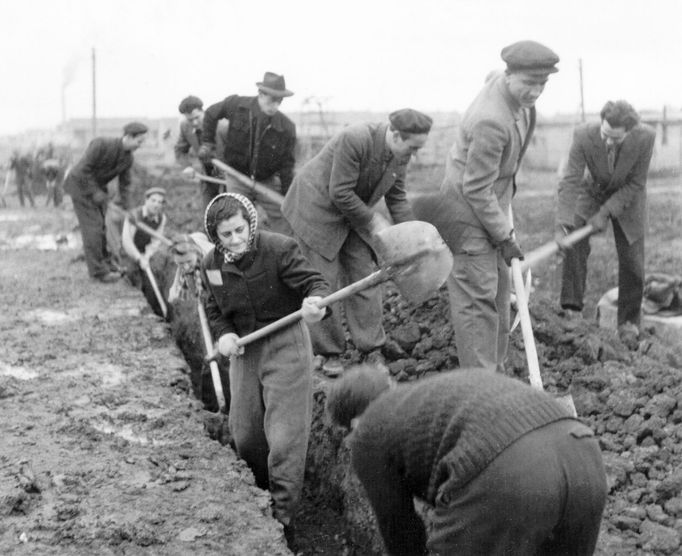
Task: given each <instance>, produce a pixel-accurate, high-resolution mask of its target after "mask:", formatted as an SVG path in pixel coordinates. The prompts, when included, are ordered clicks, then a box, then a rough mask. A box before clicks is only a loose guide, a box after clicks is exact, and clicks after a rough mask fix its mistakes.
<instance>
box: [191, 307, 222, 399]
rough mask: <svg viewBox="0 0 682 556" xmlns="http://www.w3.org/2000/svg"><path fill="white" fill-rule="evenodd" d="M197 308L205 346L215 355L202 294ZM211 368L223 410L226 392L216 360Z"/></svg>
mask: <svg viewBox="0 0 682 556" xmlns="http://www.w3.org/2000/svg"><path fill="white" fill-rule="evenodd" d="M197 310H198V311H199V322H200V323H201V335H202V336H203V338H204V347H205V348H206V353H207V354H208V355H209V356H212V355H213V352H214V349H213V341H212V340H211V331H210V329H209V327H208V318H207V317H206V309H204V304H203V302H202V300H201V296H199V297H198V298H197ZM208 366H209V369H210V370H211V381H212V382H213V390H214V392H215V397H216V400H217V402H218V412H221V411H222V410H223V408H224V407H225V405H226V404H225V394H224V393H223V383H222V382H221V381H220V371H219V370H218V363H216V362H215V360H210V361H209V363H208Z"/></svg>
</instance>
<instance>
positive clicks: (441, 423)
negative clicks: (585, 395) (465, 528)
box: [350, 369, 572, 504]
mask: <svg viewBox="0 0 682 556" xmlns="http://www.w3.org/2000/svg"><path fill="white" fill-rule="evenodd" d="M571 418H572V417H571V415H570V414H569V413H568V412H567V410H566V409H564V408H563V407H562V406H561V405H560V404H559V403H558V402H557V401H556V400H554V399H553V398H552V397H551V396H550V395H548V394H546V393H544V392H540V391H538V390H535V389H533V388H531V387H530V386H528V385H526V384H524V383H522V382H521V381H519V380H516V379H512V378H509V377H506V376H504V375H501V374H498V373H494V372H491V371H484V370H480V369H474V370H456V371H451V372H448V373H444V374H442V375H440V376H438V377H434V378H432V379H427V380H423V381H420V382H418V383H416V384H409V385H401V386H398V387H397V388H396V389H394V390H389V391H387V392H385V393H384V394H382V395H381V396H380V397H379V398H377V399H376V400H375V401H374V402H373V403H372V404H371V405H370V406H369V407H368V408H367V410H366V411H365V412H364V413H363V414H362V417H361V419H360V420H359V424H358V426H357V428H356V429H355V431H354V432H353V434H352V436H351V438H350V445H351V450H352V451H353V452H356V451H357V450H363V449H366V447H368V446H373V447H374V450H373V453H375V454H376V453H377V451H378V452H379V453H381V454H382V458H381V459H382V460H383V461H376V462H375V464H376V466H377V469H380V468H386V467H392V468H393V469H397V470H400V473H401V475H402V476H403V477H404V480H405V482H404V485H405V487H406V488H407V489H409V491H410V493H411V494H412V495H413V496H418V497H419V498H421V499H423V500H425V501H426V502H428V503H430V504H434V502H435V501H436V496H437V495H438V494H439V491H440V492H441V493H444V492H452V491H453V490H454V489H457V488H460V487H462V486H464V485H465V484H467V483H468V482H469V481H471V480H472V479H474V478H475V477H476V476H477V475H478V474H479V473H481V471H483V470H484V469H485V468H486V467H487V466H488V465H489V464H490V463H491V462H492V461H493V459H495V458H496V457H497V456H498V455H499V454H500V453H501V452H502V451H503V450H504V449H505V448H507V447H508V446H509V445H510V444H512V443H513V442H514V441H515V440H517V439H519V438H520V437H521V436H523V435H524V434H526V433H528V432H530V431H533V430H535V429H538V428H540V427H542V426H544V425H547V424H550V423H553V422H555V421H559V420H562V419H571ZM445 483H447V484H445Z"/></svg>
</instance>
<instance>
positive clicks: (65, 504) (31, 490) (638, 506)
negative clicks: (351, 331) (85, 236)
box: [0, 176, 682, 556]
mask: <svg viewBox="0 0 682 556" xmlns="http://www.w3.org/2000/svg"><path fill="white" fill-rule="evenodd" d="M145 180H146V181H147V183H145V185H150V184H151V183H155V184H156V183H158V184H160V185H165V186H166V187H167V188H169V191H170V194H169V206H170V208H169V214H170V216H171V224H172V226H173V228H174V229H175V230H183V231H196V230H199V229H200V219H199V216H198V213H197V210H196V204H197V200H198V199H197V196H196V195H195V190H193V189H192V187H191V186H188V185H187V184H182V183H180V182H178V181H177V180H171V179H169V178H168V177H164V176H159V177H157V178H152V177H149V176H147V177H146V178H145ZM547 202H548V203H551V200H547ZM669 205H670V203H667V205H666V203H665V201H663V204H662V205H661V211H660V212H661V214H663V213H665V210H668V212H670V210H669V209H668V208H667V207H669ZM525 208H526V209H527V210H526V211H525V212H524V211H520V212H519V222H520V225H519V227H520V228H521V229H525V230H527V231H528V233H532V232H533V230H534V227H537V229H542V230H547V229H549V230H551V226H549V228H548V226H547V224H548V222H544V221H543V220H542V219H543V218H547V219H548V218H551V209H550V210H543V209H542V207H537V206H534V205H532V204H530V203H526V206H525ZM673 208H674V207H673ZM534 215H537V218H535V219H534V217H533V216H534ZM670 218H671V223H672V222H679V215H676V214H672V216H670ZM73 224H74V222H73V217H72V215H71V213H70V212H69V211H66V212H55V211H52V212H49V211H35V212H31V211H28V210H27V211H25V212H22V211H16V210H14V211H4V212H1V213H0V238H3V237H5V236H7V237H13V238H14V239H15V241H14V243H13V245H14V247H17V246H18V245H20V244H21V241H24V240H21V241H19V240H17V238H18V237H20V236H21V235H22V234H33V235H34V236H35V235H38V236H40V235H41V234H48V235H49V234H52V235H53V236H55V237H56V236H61V235H64V237H65V239H62V241H61V247H60V249H58V250H54V251H40V250H38V249H36V248H31V247H24V248H22V249H16V248H12V249H8V247H9V244H6V245H5V246H4V247H3V246H2V245H1V244H0V248H2V249H3V251H2V257H3V262H4V264H3V265H2V267H0V278H1V281H0V283H1V284H2V290H1V291H0V298H1V301H2V306H3V312H2V315H0V327H1V330H2V337H3V346H2V348H1V349H2V351H0V431H1V434H2V436H1V438H2V451H1V452H0V553H17V554H45V553H55V554H92V553H101V554H108V553H111V554H125V553H130V554H146V553H148V554H187V553H201V554H212V553H216V554H217V553H221V554H286V553H288V552H287V549H286V546H285V544H284V542H283V538H282V533H281V528H280V527H279V526H278V525H277V523H276V522H275V521H274V520H272V519H271V518H270V517H269V499H268V496H267V493H264V492H262V491H260V490H258V489H257V488H256V487H255V486H253V479H252V477H251V475H250V473H249V472H248V470H247V469H246V468H245V466H244V465H243V464H242V463H241V462H239V461H238V460H237V458H236V457H235V456H234V454H233V452H232V451H231V449H230V448H229V434H228V433H227V430H226V424H225V419H224V417H223V416H221V415H215V414H212V413H210V412H207V411H205V410H204V409H202V404H201V403H200V402H199V401H198V400H197V398H196V396H197V395H198V396H199V397H201V396H202V392H201V389H198V380H197V376H198V375H200V374H201V367H202V364H201V355H200V354H201V344H200V341H199V339H198V337H197V333H198V332H197V329H196V325H195V324H193V319H192V318H190V317H188V316H187V315H190V310H191V306H189V305H188V306H186V307H184V308H182V307H176V308H175V309H176V315H175V318H174V321H173V323H171V325H170V326H169V325H167V324H165V323H163V322H162V321H161V320H160V319H158V318H157V317H155V316H154V315H153V314H152V313H151V311H150V310H149V308H148V306H147V305H146V303H145V301H144V299H143V298H142V297H141V294H140V293H139V292H138V291H136V290H134V289H132V288H130V287H127V286H125V285H124V284H122V283H120V284H115V285H100V284H95V283H92V282H90V281H89V280H88V279H87V278H86V272H85V267H84V264H83V262H82V261H79V262H75V263H72V262H70V261H71V259H73V257H74V256H75V255H76V254H77V253H78V251H77V249H74V248H73V247H72V245H71V239H72V238H71V237H70V236H69V235H68V232H70V231H71V230H72V228H73ZM522 225H523V226H522ZM677 229H678V230H679V228H677ZM664 232H665V233H670V226H666V229H665V230H664ZM543 233H544V232H543ZM550 233H551V232H550ZM662 233H663V232H662ZM657 237H658V236H657ZM523 239H524V240H526V242H527V243H530V244H531V245H530V246H531V247H533V246H537V245H539V244H541V243H543V242H544V241H546V240H547V239H549V238H547V237H545V236H541V235H540V234H539V233H538V234H535V235H532V237H525V238H523ZM606 241H607V240H605V239H598V240H597V241H596V245H595V250H596V251H597V252H600V250H602V251H604V252H606V250H607V248H606V245H607V243H606ZM608 241H612V240H608ZM533 242H535V243H534V244H533ZM0 243H1V242H0ZM652 252H655V249H654V250H653V251H652ZM654 254H655V253H654ZM661 260H663V259H661ZM674 264H675V265H678V266H673V267H672V270H678V269H679V257H678V256H675V258H674ZM611 266H612V263H611ZM155 270H156V271H157V272H158V273H159V279H160V281H161V282H163V281H164V280H167V276H168V259H167V258H165V259H164V257H163V256H161V257H159V260H157V261H156V263H155ZM606 270H608V269H606ZM606 270H605V274H606ZM611 270H612V269H611ZM659 270H663V269H659ZM666 270H669V269H666ZM552 271H553V270H551V269H550V270H547V269H545V270H544V273H540V274H539V275H538V277H536V281H535V282H534V283H535V285H536V288H537V290H538V291H537V293H538V295H536V296H535V297H534V299H533V302H532V307H531V311H532V316H533V320H534V329H535V333H536V337H537V341H538V352H539V356H540V359H541V368H542V371H543V378H544V381H545V385H546V387H547V389H548V390H549V391H550V392H552V393H554V394H565V393H570V394H571V395H572V397H573V399H574V401H575V403H576V407H577V410H578V414H579V416H580V418H581V419H583V420H584V421H585V422H586V423H587V424H588V425H590V426H591V427H593V428H594V429H595V430H596V432H597V433H598V434H599V435H600V442H601V447H602V450H603V454H604V461H605V464H606V469H607V476H608V482H609V491H610V492H609V499H608V502H607V507H606V511H605V516H604V520H603V524H602V531H601V535H600V540H599V545H598V551H597V552H598V554H600V555H604V556H605V555H612V554H617V555H663V554H679V553H680V551H682V545H681V536H682V426H681V423H682V351H680V348H679V346H668V345H665V344H664V343H662V342H661V341H659V339H658V338H657V336H656V334H655V331H654V330H647V331H645V334H644V337H643V339H642V341H641V343H640V345H639V347H638V349H637V350H635V351H628V350H627V349H626V348H625V346H623V345H622V344H621V343H620V342H619V341H618V339H617V337H616V335H615V334H614V333H613V331H609V330H602V329H599V328H598V327H597V325H596V322H595V321H594V319H593V318H591V316H590V315H587V316H588V318H587V319H576V320H568V319H566V318H565V317H564V316H563V315H561V314H560V313H559V312H558V311H557V310H556V307H555V305H554V303H553V302H552V299H551V295H549V293H548V292H549V290H550V289H551V285H552V284H551V279H552V276H551V274H552ZM593 277H594V275H593ZM599 277H600V278H601V275H599ZM605 285H606V284H605V283H604V282H601V281H600V282H599V283H598V284H596V285H594V284H593V285H592V286H591V287H592V288H594V289H593V290H590V291H589V292H588V297H589V299H588V302H589V303H591V308H592V309H593V306H594V303H595V296H596V293H595V292H596V291H600V288H601V291H604V286H605ZM543 288H544V289H543ZM385 294H386V295H385V303H384V322H385V326H386V329H387V332H388V336H389V339H388V342H387V344H386V347H385V349H384V352H385V355H386V357H387V359H388V363H389V368H390V371H391V373H392V375H393V376H394V377H395V378H396V379H397V380H400V381H414V380H419V379H422V378H424V377H428V376H430V375H432V374H435V373H439V372H444V371H448V370H451V369H453V368H455V367H456V366H457V364H458V360H457V353H456V350H455V349H454V344H453V341H452V330H451V328H450V325H449V323H448V316H447V311H448V304H447V295H446V292H445V291H443V290H441V291H440V292H438V293H437V294H436V295H434V296H433V297H432V298H431V299H430V300H428V301H427V302H426V303H424V304H422V305H421V306H419V307H412V306H409V305H408V304H406V303H405V302H404V301H403V300H402V298H401V297H400V296H399V295H398V294H397V292H396V291H395V289H394V288H393V287H392V286H391V285H390V284H389V285H387V286H386V288H385ZM586 314H587V312H586ZM176 342H178V343H179V345H181V346H182V348H183V352H182V353H181V352H180V351H178V349H177V347H176ZM358 359H359V354H358V353H357V351H355V350H353V349H350V350H349V351H348V352H347V353H346V354H345V360H346V362H347V363H353V362H356V361H358ZM508 372H509V373H510V374H512V375H514V376H517V377H518V378H519V379H520V380H527V376H526V371H525V362H524V355H523V350H522V340H521V338H520V332H519V331H518V330H517V331H515V332H514V334H513V335H512V348H511V352H510V359H509V366H508ZM324 386H325V382H324V381H323V380H321V379H320V380H319V381H318V387H317V389H316V393H315V400H316V408H315V410H316V417H315V421H314V423H313V439H312V442H311V446H310V457H309V462H308V470H307V482H306V500H305V503H304V504H303V506H302V509H301V512H300V515H299V516H298V517H299V520H298V523H299V527H300V535H299V540H300V542H301V546H300V548H301V550H300V553H301V554H330V555H332V554H346V555H351V554H357V555H363V554H367V555H371V554H379V553H380V551H381V548H380V547H381V545H380V541H379V540H378V536H377V534H376V528H375V527H374V524H373V520H372V516H371V512H369V510H368V507H367V504H366V501H365V500H364V498H363V494H362V491H361V489H359V488H358V485H357V483H356V481H354V479H353V476H352V473H351V472H350V471H349V469H348V465H347V451H346V449H345V446H344V444H343V439H342V436H341V434H340V432H339V431H337V430H334V429H332V428H331V427H330V426H329V424H328V422H327V421H326V419H325V418H324V415H323V412H322V407H323V404H324ZM212 438H214V439H218V440H220V441H221V442H216V441H215V440H212Z"/></svg>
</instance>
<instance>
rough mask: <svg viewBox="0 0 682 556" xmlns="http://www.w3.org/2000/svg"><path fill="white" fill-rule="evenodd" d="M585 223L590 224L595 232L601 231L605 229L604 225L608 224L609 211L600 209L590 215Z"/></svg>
mask: <svg viewBox="0 0 682 556" xmlns="http://www.w3.org/2000/svg"><path fill="white" fill-rule="evenodd" d="M587 223H588V224H589V225H590V226H592V228H593V229H594V231H595V233H596V232H603V231H604V230H606V226H608V224H609V213H608V212H606V211H605V210H604V209H600V210H599V212H598V213H597V214H595V215H594V216H592V217H591V218H590V219H589V220H588V221H587Z"/></svg>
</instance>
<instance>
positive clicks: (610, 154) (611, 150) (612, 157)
mask: <svg viewBox="0 0 682 556" xmlns="http://www.w3.org/2000/svg"><path fill="white" fill-rule="evenodd" d="M606 159H607V161H608V163H609V173H610V174H613V170H614V168H615V167H616V147H615V146H614V145H607V146H606Z"/></svg>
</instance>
